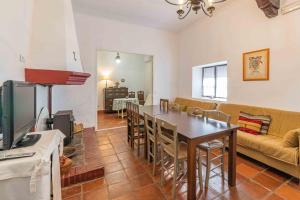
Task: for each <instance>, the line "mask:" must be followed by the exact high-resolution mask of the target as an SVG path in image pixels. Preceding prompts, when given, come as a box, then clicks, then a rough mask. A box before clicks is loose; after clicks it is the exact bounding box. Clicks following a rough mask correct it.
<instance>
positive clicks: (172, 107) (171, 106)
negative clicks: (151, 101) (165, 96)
mask: <svg viewBox="0 0 300 200" xmlns="http://www.w3.org/2000/svg"><path fill="white" fill-rule="evenodd" d="M181 108H182V107H181V106H180V105H179V104H177V103H170V104H169V109H170V110H174V111H177V112H180V111H181Z"/></svg>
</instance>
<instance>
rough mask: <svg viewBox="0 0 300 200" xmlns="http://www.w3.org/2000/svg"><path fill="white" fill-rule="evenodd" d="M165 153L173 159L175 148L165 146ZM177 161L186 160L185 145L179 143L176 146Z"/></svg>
mask: <svg viewBox="0 0 300 200" xmlns="http://www.w3.org/2000/svg"><path fill="white" fill-rule="evenodd" d="M165 151H166V152H167V153H168V154H169V155H170V156H172V157H173V158H174V157H175V148H174V146H173V145H167V146H166V148H165ZM178 159H179V160H185V159H187V144H186V143H179V145H178Z"/></svg>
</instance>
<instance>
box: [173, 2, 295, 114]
mask: <svg viewBox="0 0 300 200" xmlns="http://www.w3.org/2000/svg"><path fill="white" fill-rule="evenodd" d="M299 22H300V12H299V11H296V12H293V13H290V14H288V15H284V16H281V15H280V16H278V17H276V18H273V19H268V18H266V17H265V15H264V14H263V12H262V11H261V10H260V9H258V8H257V5H256V2H255V1H254V0H251V1H250V0H248V1H244V0H243V1H241V0H231V1H227V3H225V4H224V7H222V8H219V9H217V10H216V12H215V15H214V16H213V17H212V18H207V17H206V18H201V19H200V20H199V21H198V22H197V23H195V24H192V25H191V26H189V28H187V29H185V30H184V31H182V32H181V33H180V34H179V43H180V45H179V49H180V67H179V84H178V85H179V96H183V97H192V81H191V80H192V67H193V66H199V65H203V64H207V63H213V62H218V61H224V60H227V61H228V102H233V103H241V104H249V105H257V106H267V107H274V108H281V109H287V110H295V111H300V104H299V102H300V93H299V89H300V84H299V74H300V67H299V66H300V57H299V55H300V39H299V36H300V26H299ZM262 48H270V51H271V56H270V59H271V60H270V81H253V82H244V81H242V67H243V66H242V53H244V52H248V51H252V50H258V49H262Z"/></svg>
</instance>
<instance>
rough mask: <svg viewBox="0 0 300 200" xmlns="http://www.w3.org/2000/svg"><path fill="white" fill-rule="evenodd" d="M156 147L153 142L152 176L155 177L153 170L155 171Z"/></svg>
mask: <svg viewBox="0 0 300 200" xmlns="http://www.w3.org/2000/svg"><path fill="white" fill-rule="evenodd" d="M156 148H157V146H156V144H155V142H153V172H152V174H153V176H155V170H156V158H157V149H156Z"/></svg>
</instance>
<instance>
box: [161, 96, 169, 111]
mask: <svg viewBox="0 0 300 200" xmlns="http://www.w3.org/2000/svg"><path fill="white" fill-rule="evenodd" d="M159 107H160V109H161V110H169V99H160V101H159Z"/></svg>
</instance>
